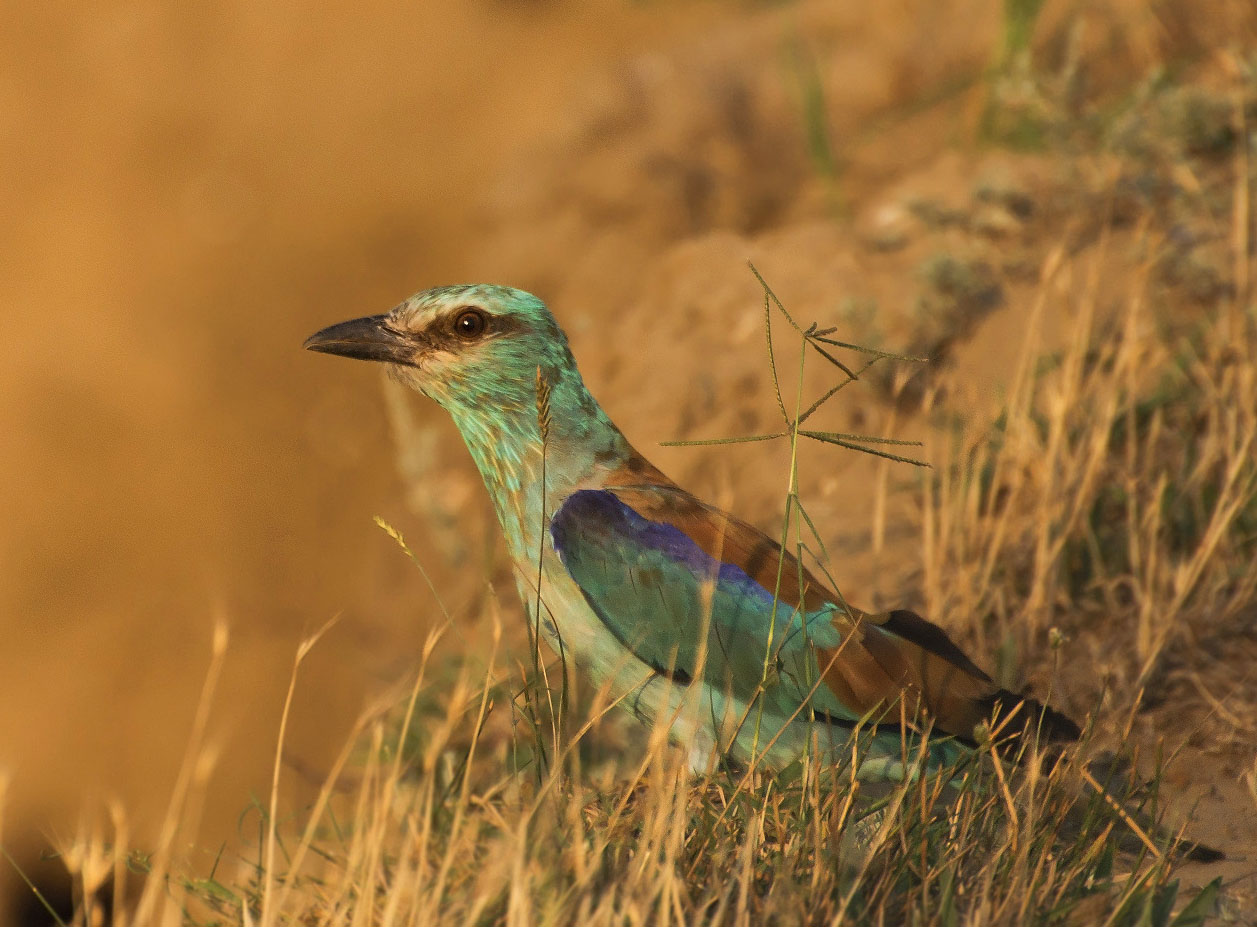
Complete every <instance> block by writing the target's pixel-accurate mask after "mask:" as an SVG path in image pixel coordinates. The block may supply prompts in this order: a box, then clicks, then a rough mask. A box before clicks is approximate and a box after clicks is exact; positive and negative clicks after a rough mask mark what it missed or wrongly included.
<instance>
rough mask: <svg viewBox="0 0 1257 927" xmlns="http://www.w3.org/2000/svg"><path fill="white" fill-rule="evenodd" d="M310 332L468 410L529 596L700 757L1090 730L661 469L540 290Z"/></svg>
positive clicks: (598, 669) (941, 754)
mask: <svg viewBox="0 0 1257 927" xmlns="http://www.w3.org/2000/svg"><path fill="white" fill-rule="evenodd" d="M306 347H307V348H309V349H311V350H315V351H322V352H325V353H330V354H340V355H344V356H348V357H356V358H361V359H367V360H376V361H383V362H385V363H388V364H390V365H391V367H392V370H393V373H394V375H395V376H397V377H398V378H399V379H400V380H401V381H402V382H404V383H406V384H407V385H409V386H412V387H413V388H415V389H417V390H419V391H420V392H422V393H424V394H425V395H427V396H429V397H431V398H432V399H433V400H435V401H436V402H437V403H439V404H440V405H441V406H442V407H444V408H445V409H446V410H447V411H448V412H449V413H450V415H451V416H452V417H453V420H454V423H455V425H456V426H457V427H458V430H459V432H460V433H461V434H462V436H463V439H464V440H465V441H466V443H467V446H468V449H469V450H470V451H471V455H472V458H473V459H474V460H475V463H476V466H477V468H478V469H479V470H480V474H481V476H482V477H483V478H484V482H485V486H486V487H487V489H488V491H489V495H490V497H491V498H492V500H493V503H494V507H495V509H496V511H497V515H498V519H499V521H500V522H501V525H502V530H503V534H504V536H505V539H506V545H507V550H508V552H509V554H510V556H511V559H512V560H513V561H514V564H515V568H516V569H515V574H516V582H517V586H518V588H519V591H520V595H521V598H522V599H523V601H524V602H525V605H526V607H528V608H532V607H533V603H534V602H535V601H536V600H537V598H538V590H537V588H536V586H537V582H538V579H539V578H540V583H541V589H540V601H541V602H542V615H541V616H540V618H541V620H540V621H539V622H538V624H539V626H540V627H541V628H542V629H543V630H544V632H545V634H546V636H547V637H548V638H549V639H550V640H551V641H552V643H554V642H557V640H558V639H559V638H561V640H562V647H563V649H564V652H565V655H566V656H567V657H568V658H569V659H570V660H571V661H573V662H575V663H576V665H577V666H578V667H579V668H580V669H582V670H584V671H585V672H587V673H588V674H589V675H590V676H591V677H592V678H593V680H594V682H595V683H596V684H598V685H601V686H606V687H607V688H608V690H609V693H610V695H611V696H612V697H613V698H621V697H623V701H624V704H626V705H627V706H628V707H629V708H630V709H631V710H633V711H635V712H636V713H637V714H638V715H639V716H640V717H641V718H642V719H643V720H646V721H656V720H659V721H662V722H664V723H667V724H669V725H670V727H671V730H672V733H673V735H674V737H675V738H677V739H678V740H680V741H682V742H684V743H687V744H689V745H690V746H691V749H692V751H693V754H692V755H693V762H694V763H695V764H696V765H703V764H704V763H705V762H706V761H707V760H708V759H709V758H710V756H711V755H712V754H713V753H714V752H719V753H721V754H724V755H727V756H731V757H733V758H735V759H739V760H743V761H745V760H747V759H749V758H751V757H752V756H755V757H757V758H758V759H759V760H760V761H762V762H765V763H767V764H769V765H774V766H780V765H784V764H785V763H788V762H790V761H791V760H794V759H796V758H798V757H799V756H800V755H802V754H803V753H805V752H807V751H811V750H820V751H821V752H822V753H828V754H833V753H835V752H837V751H840V750H842V748H843V746H844V745H845V744H847V743H848V740H849V737H850V736H851V732H852V730H853V729H855V728H856V727H857V726H860V725H865V726H868V727H871V726H872V725H874V724H876V725H877V732H878V733H877V735H876V736H875V737H874V738H873V741H874V749H873V750H872V751H871V752H870V754H869V759H868V760H867V761H866V764H865V767H864V769H863V772H864V773H865V774H868V775H890V776H895V775H899V774H901V773H902V769H901V768H900V767H899V760H900V757H901V755H902V754H901V747H900V742H901V731H900V725H901V723H907V724H908V725H909V726H910V727H911V728H912V729H913V730H914V731H921V730H925V729H929V730H930V732H931V741H930V743H931V750H932V755H934V756H936V757H938V758H940V759H945V758H948V757H951V756H955V755H956V753H957V752H958V751H960V750H963V749H964V748H965V745H966V744H968V743H972V740H973V738H974V736H975V735H974V732H975V728H976V726H977V725H980V724H981V723H983V722H984V721H987V720H989V719H990V718H991V717H992V715H993V714H995V713H997V712H998V713H1002V714H1004V715H1008V714H1009V713H1012V712H1013V711H1014V709H1018V708H1019V710H1018V712H1017V716H1018V718H1019V719H1020V720H1019V723H1018V725H1017V726H1018V728H1021V727H1023V726H1027V725H1029V726H1031V727H1032V728H1033V729H1035V730H1037V731H1038V732H1039V734H1040V736H1042V737H1043V738H1044V739H1072V738H1074V737H1076V736H1077V735H1078V728H1077V726H1076V725H1075V724H1074V723H1073V722H1072V721H1070V720H1069V719H1068V718H1066V717H1064V716H1063V715H1060V714H1059V713H1057V712H1055V711H1053V710H1051V709H1049V708H1044V707H1043V706H1041V705H1039V704H1038V703H1036V702H1034V701H1032V700H1029V699H1023V698H1021V697H1019V696H1017V695H1014V694H1012V693H1010V692H1007V691H1005V690H1002V689H1000V688H999V687H998V686H997V685H995V684H994V683H993V682H992V681H991V679H990V677H988V676H987V675H986V674H985V673H983V672H982V670H980V669H979V668H978V667H977V666H976V665H974V663H973V662H971V661H970V660H969V659H968V657H966V656H965V655H964V653H962V652H961V651H960V649H959V648H958V647H956V645H955V644H954V643H953V642H952V641H951V640H950V639H948V637H947V635H946V634H945V633H944V632H943V631H942V630H941V629H940V628H938V627H937V626H936V625H933V624H931V623H930V622H928V621H926V620H925V619H923V618H921V617H919V616H917V615H915V614H913V613H912V612H909V611H904V610H899V611H892V612H886V613H880V614H869V613H865V612H861V611H859V610H857V609H854V608H850V607H849V606H847V605H845V604H844V603H843V601H842V599H841V598H840V597H838V596H837V595H835V594H834V593H833V592H831V591H830V590H828V589H827V588H825V586H824V585H823V584H822V583H820V582H818V581H817V580H816V578H815V577H814V576H813V575H812V574H811V573H810V572H809V571H808V570H806V569H805V568H803V567H802V565H800V564H798V563H797V562H796V561H795V559H794V557H793V556H792V555H790V554H789V553H788V552H783V551H782V550H781V549H780V547H779V545H778V544H777V543H776V542H774V541H772V540H771V539H770V538H768V537H766V536H765V535H763V534H762V533H761V532H759V531H758V530H756V529H755V528H753V527H752V526H750V525H748V524H746V523H745V522H742V521H740V520H738V519H737V518H735V517H733V516H731V515H729V514H727V513H725V512H722V511H720V510H719V509H717V508H715V507H713V506H710V505H707V504H705V503H703V502H701V501H700V500H698V499H696V498H695V497H693V496H692V495H690V494H689V493H687V492H686V491H685V490H683V489H681V488H680V487H679V486H677V485H676V484H674V483H673V482H672V481H671V480H669V479H668V478H667V477H666V476H664V475H663V474H662V473H661V472H660V471H659V470H657V469H656V468H655V467H653V466H652V465H651V464H650V463H649V462H648V461H646V460H645V458H643V457H642V456H641V455H640V454H638V453H637V452H636V451H635V450H634V449H633V448H632V447H631V446H630V445H629V443H628V441H627V440H626V439H625V438H624V436H623V434H621V433H620V431H619V429H617V428H616V427H615V425H614V424H613V423H612V422H611V420H610V419H609V418H608V417H607V415H606V413H604V412H603V410H602V408H601V407H600V406H599V405H598V403H597V402H595V401H594V399H593V397H592V396H591V395H590V394H589V392H588V390H586V388H585V386H584V383H583V382H582V380H581V377H580V373H579V372H578V370H577V367H576V362H575V360H574V359H573V357H572V354H571V351H570V350H569V348H568V343H567V339H566V337H565V336H564V334H563V332H562V330H561V329H560V328H559V326H558V324H557V323H556V322H555V320H554V317H553V316H552V315H551V314H550V312H549V310H548V309H547V308H546V307H545V305H544V304H543V303H542V302H541V301H540V300H539V299H537V298H536V297H535V296H532V295H531V294H529V293H525V292H523V291H520V290H515V289H510V288H507V287H497V286H485V285H474V286H457V287H441V288H437V289H432V290H427V291H425V292H422V293H419V294H417V295H415V296H413V297H411V298H410V299H408V300H406V301H405V302H403V303H401V304H400V305H399V306H397V307H396V308H394V309H393V310H392V311H391V312H389V313H387V314H386V315H380V316H372V317H368V318H363V319H355V320H353V321H350V322H344V323H341V324H339V325H333V326H331V327H330V328H326V329H324V330H323V331H320V332H318V333H317V334H315V335H314V336H312V337H311V338H310V339H309V340H308V341H307V342H306ZM800 577H801V578H802V581H801V582H800V579H799V578H800ZM1019 706H1020V707H1019Z"/></svg>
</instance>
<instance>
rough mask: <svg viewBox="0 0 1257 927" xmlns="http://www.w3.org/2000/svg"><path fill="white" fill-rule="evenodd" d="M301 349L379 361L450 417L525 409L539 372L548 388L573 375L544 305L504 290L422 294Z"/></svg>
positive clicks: (320, 335) (327, 332)
mask: <svg viewBox="0 0 1257 927" xmlns="http://www.w3.org/2000/svg"><path fill="white" fill-rule="evenodd" d="M305 347H306V348H308V349H309V350H311V351H321V352H323V353H325V354H340V355H342V356H344V357H356V358H360V359H362V360H374V361H384V362H385V363H387V364H390V365H392V370H393V373H394V374H395V375H396V376H397V377H398V378H399V379H400V380H402V381H403V382H405V383H407V384H408V385H410V386H412V387H414V388H415V389H417V390H419V391H420V392H422V393H424V394H425V395H427V396H430V397H431V398H432V399H435V400H436V401H437V402H438V403H440V404H441V405H443V406H445V407H446V408H449V409H451V410H452V411H455V412H458V411H473V412H491V411H492V412H510V411H524V410H532V409H535V403H536V397H537V369H538V368H541V372H542V374H543V375H544V376H545V378H546V379H547V380H548V381H549V382H551V383H553V382H555V381H556V380H558V379H559V378H560V377H563V376H572V375H575V364H574V362H573V360H572V355H571V352H570V351H569V349H568V346H567V338H566V337H565V336H564V334H563V331H562V330H561V329H560V328H559V326H558V323H556V322H555V321H554V316H552V315H551V314H550V311H549V310H548V309H547V308H546V306H545V303H543V302H542V301H541V300H539V299H538V298H537V297H535V296H533V295H532V294H531V293H525V292H524V291H523V290H515V289H511V288H510V287H504V286H487V285H483V284H476V285H471V286H448V287H437V288H435V289H431V290H424V291H423V292H422V293H417V294H415V295H414V296H412V297H410V299H408V300H406V301H405V302H403V303H401V304H400V305H398V306H396V307H394V308H393V310H392V311H390V312H387V313H385V314H384V315H373V316H367V317H366V318H362V319H353V320H352V321H349V322H341V323H340V324H339V325H332V326H330V327H329V328H325V329H323V330H322V331H320V332H316V333H315V334H313V335H311V336H310V337H309V338H308V339H306V343H305Z"/></svg>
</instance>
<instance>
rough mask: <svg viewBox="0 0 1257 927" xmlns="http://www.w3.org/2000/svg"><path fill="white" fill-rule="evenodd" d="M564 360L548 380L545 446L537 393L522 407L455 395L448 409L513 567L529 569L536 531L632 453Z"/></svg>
mask: <svg viewBox="0 0 1257 927" xmlns="http://www.w3.org/2000/svg"><path fill="white" fill-rule="evenodd" d="M566 361H567V362H566V363H561V364H559V365H556V366H553V367H551V368H550V370H549V373H548V377H549V383H550V396H549V412H550V415H549V427H548V434H547V436H546V439H545V441H544V442H543V440H542V432H541V424H540V419H541V415H540V410H539V409H538V403H537V401H536V396H535V394H534V396H533V402H532V403H531V404H525V403H522V402H511V403H504V402H502V397H501V395H500V394H499V395H498V396H496V397H494V399H492V400H491V399H489V398H488V397H476V396H474V395H470V396H468V395H467V393H466V392H464V391H460V396H459V399H458V400H455V401H453V402H449V403H447V404H446V405H447V408H448V409H449V412H450V414H451V416H452V417H453V419H454V423H455V425H457V426H458V430H459V432H460V433H461V434H462V436H463V440H464V441H465V442H466V443H467V449H468V450H469V451H470V452H471V456H472V459H473V460H474V461H475V462H476V467H477V468H478V469H479V470H480V475H481V476H482V477H483V478H484V482H485V486H486V487H487V488H488V490H489V495H490V497H491V498H492V499H493V505H494V508H495V509H496V511H497V515H498V520H499V521H500V522H501V523H502V530H503V532H504V533H505V535H506V542H507V547H508V548H509V550H510V553H511V555H512V557H513V558H514V559H515V560H516V561H521V560H524V561H532V562H534V563H535V561H536V557H537V550H538V549H539V547H538V543H539V541H540V532H541V529H542V528H543V526H546V525H548V524H549V522H550V518H551V517H552V516H553V515H554V512H555V510H556V509H557V508H558V506H559V505H561V504H562V502H563V500H564V499H565V498H566V497H567V496H568V495H569V494H570V493H571V492H572V491H573V490H574V489H575V488H577V487H578V486H579V485H580V484H581V483H583V482H586V481H587V480H588V479H589V478H590V477H591V476H592V475H593V474H594V473H595V471H598V470H613V469H615V468H616V467H617V466H619V465H620V464H621V463H623V462H624V461H625V460H627V459H628V457H629V455H630V454H631V453H632V448H631V447H630V446H629V444H628V442H627V441H626V440H625V438H624V436H623V435H622V434H621V433H620V431H619V429H618V428H616V427H615V425H614V424H613V423H612V422H611V420H610V419H609V418H608V417H607V415H606V413H605V412H603V411H602V408H601V407H600V406H599V405H598V403H597V401H596V400H595V399H594V398H593V396H591V395H590V393H589V391H588V390H587V389H586V388H585V384H584V383H583V382H582V380H581V376H580V373H579V371H577V369H576V365H575V363H574V362H573V361H572V360H571V355H570V354H569V355H568V357H567V359H566ZM480 398H483V400H484V404H482V403H481V402H480V401H479V399H480ZM494 402H496V405H490V404H489V403H494ZM490 409H491V410H492V411H491V412H488V413H487V410H490ZM543 453H544V472H545V492H544V504H543V493H542V479H541V476H542V467H543Z"/></svg>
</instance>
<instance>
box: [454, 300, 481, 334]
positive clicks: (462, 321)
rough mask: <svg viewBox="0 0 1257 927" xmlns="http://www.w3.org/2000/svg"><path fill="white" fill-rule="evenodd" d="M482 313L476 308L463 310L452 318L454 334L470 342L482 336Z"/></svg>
mask: <svg viewBox="0 0 1257 927" xmlns="http://www.w3.org/2000/svg"><path fill="white" fill-rule="evenodd" d="M485 321H486V320H485V317H484V313H483V312H481V311H480V310H479V309H476V308H468V309H464V310H463V311H462V312H460V313H459V314H458V315H457V316H455V317H454V334H456V335H458V337H460V338H465V339H466V340H468V341H470V340H471V339H473V338H479V337H480V336H481V335H483V334H484V329H485Z"/></svg>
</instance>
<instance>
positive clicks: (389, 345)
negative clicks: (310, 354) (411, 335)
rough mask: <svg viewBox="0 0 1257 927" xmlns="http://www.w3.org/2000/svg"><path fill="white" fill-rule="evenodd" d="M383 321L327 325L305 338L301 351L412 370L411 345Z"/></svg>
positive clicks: (371, 319)
mask: <svg viewBox="0 0 1257 927" xmlns="http://www.w3.org/2000/svg"><path fill="white" fill-rule="evenodd" d="M387 320H388V316H386V315H369V316H367V317H366V318H362V319H352V320H350V321H348V322H341V323H340V324H339V325H330V326H328V327H327V328H325V329H323V330H322V331H320V332H315V333H314V334H313V335H311V336H310V337H309V338H307V339H306V343H305V344H304V345H302V347H304V348H305V349H306V350H307V351H319V352H321V353H323V354H339V355H341V356H342V357H356V358H358V359H359V360H373V361H386V362H387V363H390V364H406V365H408V366H412V367H413V366H415V361H414V355H415V346H414V344H412V343H411V342H410V340H409V339H407V338H406V336H405V335H403V334H401V333H400V332H398V331H396V330H395V329H393V328H391V327H390V326H389V325H388V321H387Z"/></svg>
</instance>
